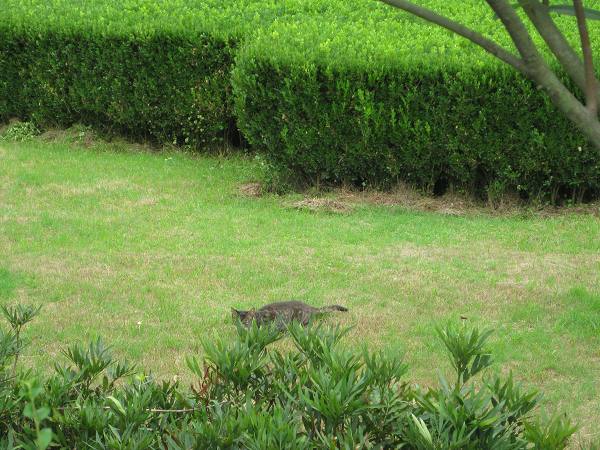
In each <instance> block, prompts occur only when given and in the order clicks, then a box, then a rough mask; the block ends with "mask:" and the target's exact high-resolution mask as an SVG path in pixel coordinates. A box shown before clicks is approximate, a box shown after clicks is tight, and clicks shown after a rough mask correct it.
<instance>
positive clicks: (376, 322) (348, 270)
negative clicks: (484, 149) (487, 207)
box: [0, 141, 600, 436]
mask: <svg viewBox="0 0 600 450" xmlns="http://www.w3.org/2000/svg"><path fill="white" fill-rule="evenodd" d="M111 148H113V147H108V146H96V147H93V148H91V149H83V148H75V147H73V146H71V145H68V144H64V143H62V144H60V143H59V144H57V143H54V144H48V143H42V142H40V141H31V142H29V143H21V144H9V143H0V303H14V302H17V301H20V302H32V303H42V304H43V305H44V307H43V310H42V315H41V316H40V317H39V318H38V319H36V321H35V322H34V324H33V325H32V326H31V328H30V329H29V336H30V337H32V339H33V345H32V346H31V347H30V349H29V350H28V353H27V356H26V358H25V361H26V362H27V363H29V364H31V365H32V366H34V367H43V366H46V365H48V364H51V363H52V362H53V360H54V359H55V358H58V357H60V349H61V348H64V346H65V345H67V344H68V343H72V342H75V341H81V340H87V339H89V338H92V337H95V336H98V335H100V336H102V337H103V338H105V340H106V341H108V342H109V343H111V344H113V345H114V346H115V348H116V350H117V351H118V353H120V354H121V355H123V356H127V357H129V358H131V359H133V360H134V361H136V362H138V363H140V364H142V365H143V366H144V367H147V368H148V369H152V370H153V371H155V372H156V373H158V374H159V375H161V376H165V377H172V376H174V375H176V374H177V375H179V376H181V377H184V378H185V377H188V376H189V375H188V371H187V370H186V368H185V357H186V356H187V355H192V354H196V353H198V352H199V351H200V343H201V341H202V340H203V339H206V338H210V337H211V336H212V335H213V334H215V333H218V334H223V333H226V334H230V333H232V325H231V323H230V310H229V308H230V307H231V306H235V307H239V308H245V307H250V306H254V305H261V304H264V303H267V302H270V301H275V300H278V299H289V298H296V299H301V300H305V301H307V302H310V303H312V304H315V305H324V304H329V303H339V304H344V305H347V306H348V307H349V308H350V313H349V314H347V315H341V314H340V315H336V316H334V317H332V318H331V319H329V320H331V321H334V320H339V321H341V322H342V323H343V324H348V325H350V324H352V325H354V329H353V331H352V332H351V333H350V335H349V338H348V340H349V343H350V344H351V345H353V346H360V345H362V344H365V345H367V346H369V347H371V348H384V349H388V350H390V351H403V352H406V359H407V362H409V364H410V367H411V372H410V373H411V377H412V379H414V380H416V381H418V382H419V383H421V384H430V383H434V382H435V381H436V377H437V372H438V367H440V368H441V370H442V371H447V370H448V369H449V367H448V365H447V364H446V362H445V361H443V362H442V363H440V357H441V355H442V348H441V345H440V342H439V341H438V340H437V339H436V338H435V333H434V325H435V324H438V323H444V322H447V321H459V320H460V318H459V317H460V315H465V316H466V317H468V320H467V321H468V322H469V323H472V324H477V325H480V326H489V327H493V328H494V329H495V330H496V333H495V334H494V338H493V339H492V350H493V352H494V354H495V356H496V359H497V362H498V364H497V367H498V369H499V370H503V371H508V370H514V371H515V372H516V374H517V377H518V378H519V379H520V380H522V381H523V382H524V383H526V384H527V385H529V386H538V387H540V388H541V389H542V390H543V391H544V392H545V393H546V401H547V405H548V406H549V407H551V408H558V407H560V408H563V409H565V410H566V411H568V412H570V413H571V414H573V416H574V417H575V418H576V419H578V420H580V421H581V422H582V425H583V429H582V435H585V436H588V435H593V433H597V431H596V427H595V425H594V424H595V423H596V424H597V423H598V422H599V421H600V397H599V395H600V386H599V385H598V381H597V380H598V379H600V353H599V348H600V346H599V344H600V280H599V274H600V220H599V219H598V218H597V217H594V216H592V215H576V214H563V215H560V216H553V217H546V218H543V217H524V216H517V215H514V216H506V217H494V216H491V215H485V214H470V215H465V216H450V215H442V214H434V213H426V212H418V211H410V210H406V209H403V208H401V207H385V206H376V205H365V204H358V205H356V206H355V208H354V209H353V210H352V212H350V213H347V214H333V213H327V212H310V211H306V210H299V209H294V208H290V207H288V206H286V205H288V204H289V203H290V202H291V201H292V200H293V199H296V197H297V196H292V197H277V196H269V195H267V196H264V197H261V198H249V197H244V196H241V195H240V194H239V191H238V188H239V185H240V184H241V183H246V182H250V181H253V180H255V179H256V178H257V176H258V174H259V168H258V166H257V165H256V164H255V163H254V162H253V161H252V160H250V159H245V158H242V157H229V158H220V159H219V158H211V157H202V158H200V157H194V156H190V155H186V154H183V153H175V152H173V153H171V152H166V153H159V154H157V153H154V154H153V153H150V152H147V151H137V152H136V151H132V150H128V151H115V150H114V148H113V149H112V150H111Z"/></svg>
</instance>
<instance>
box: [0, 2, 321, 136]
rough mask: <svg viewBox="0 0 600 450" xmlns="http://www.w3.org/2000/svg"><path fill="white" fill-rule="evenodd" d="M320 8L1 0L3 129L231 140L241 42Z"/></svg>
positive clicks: (316, 5)
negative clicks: (13, 121)
mask: <svg viewBox="0 0 600 450" xmlns="http://www.w3.org/2000/svg"><path fill="white" fill-rule="evenodd" d="M324 4H326V2H324V1H323V0H312V1H307V0H287V1H286V2H279V1H274V0H235V1H233V0H226V1H217V0H192V1H185V0H168V1H165V2H151V1H147V0H126V1H116V0H115V1H113V0H102V1H97V0H84V1H74V0H66V1H62V0H32V1H30V2H24V1H21V0H3V4H2V9H1V10H0V121H2V120H3V119H7V118H9V117H13V116H14V117H20V118H26V119H31V120H34V121H35V122H37V123H39V124H47V125H62V126H70V125H72V124H73V123H83V124H86V125H93V126H96V127H99V128H107V129H109V130H111V131H115V132H119V133H122V134H126V135H129V136H132V137H135V138H138V139H140V138H141V139H145V138H147V139H152V140H155V141H159V142H175V143H177V144H180V145H183V144H185V145H190V146H196V147H199V146H206V145H209V144H213V143H222V142H223V141H224V140H225V139H227V137H228V134H229V133H234V132H236V130H235V125H234V122H235V120H234V118H233V112H232V98H231V95H230V82H229V73H230V70H231V66H232V63H233V53H234V52H235V49H236V47H237V45H238V44H239V42H240V41H241V39H242V38H243V37H244V36H246V35H247V34H249V33H250V32H251V31H252V30H253V29H255V28H256V27H258V26H260V25H261V24H265V23H270V22H271V21H273V20H275V19H276V18H277V17H282V16H286V15H292V14H294V13H296V12H298V11H305V12H310V11H312V10H314V9H317V10H320V9H321V8H323V5H324Z"/></svg>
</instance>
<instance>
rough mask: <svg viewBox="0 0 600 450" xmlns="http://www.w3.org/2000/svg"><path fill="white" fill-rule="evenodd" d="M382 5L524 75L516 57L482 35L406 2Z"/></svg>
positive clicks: (391, 0) (391, 1) (389, 1)
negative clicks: (436, 28) (448, 34)
mask: <svg viewBox="0 0 600 450" xmlns="http://www.w3.org/2000/svg"><path fill="white" fill-rule="evenodd" d="M381 1H382V2H383V3H387V4H388V5H391V6H395V7H396V8H399V9H402V10H404V11H406V12H409V13H411V14H413V15H415V16H417V17H420V18H422V19H425V20H426V21H428V22H431V23H434V24H436V25H439V26H441V27H443V28H446V29H448V30H450V31H452V32H454V33H456V34H458V35H460V36H462V37H464V38H467V39H468V40H470V41H471V42H473V43H475V44H477V45H478V46H480V47H481V48H483V49H484V50H485V51H487V52H489V53H491V54H492V55H494V56H496V57H497V58H499V59H500V60H502V61H504V62H505V63H506V64H509V65H511V66H512V67H514V68H515V69H517V70H518V71H519V72H522V73H524V69H525V65H524V63H523V61H522V60H521V59H519V58H518V57H517V56H516V55H514V54H512V53H511V52H509V51H508V50H506V49H505V48H503V47H502V46H500V45H498V44H497V43H495V42H494V41H492V40H490V39H488V38H486V37H485V36H483V35H482V34H480V33H478V32H476V31H474V30H472V29H470V28H468V27H466V26H464V25H462V24H460V23H458V22H455V21H453V20H451V19H449V18H447V17H444V16H441V15H439V14H437V13H436V12H434V11H431V10H430V9H427V8H423V7H422V6H418V5H415V4H413V3H411V2H410V1H407V0H381Z"/></svg>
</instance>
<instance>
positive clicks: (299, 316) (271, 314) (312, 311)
mask: <svg viewBox="0 0 600 450" xmlns="http://www.w3.org/2000/svg"><path fill="white" fill-rule="evenodd" d="M332 311H344V312H345V311H348V308H345V307H343V306H340V305H331V306H323V307H322V308H315V307H314V306H310V305H307V304H306V303H304V302H298V301H289V302H277V303H270V304H268V305H265V306H263V307H262V308H260V309H258V310H257V309H254V308H252V309H251V310H249V311H238V310H237V309H234V308H231V315H232V317H233V320H234V321H236V320H240V321H241V322H242V324H244V325H245V326H250V325H251V324H252V322H256V324H257V325H258V326H261V325H264V324H268V323H275V324H277V326H278V327H279V328H285V325H286V324H288V323H291V322H294V321H296V322H299V323H301V324H302V325H308V323H309V322H310V321H311V320H312V318H313V317H314V316H316V315H318V314H322V313H326V312H332Z"/></svg>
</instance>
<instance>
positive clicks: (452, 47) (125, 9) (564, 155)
mask: <svg viewBox="0 0 600 450" xmlns="http://www.w3.org/2000/svg"><path fill="white" fill-rule="evenodd" d="M419 3H421V4H425V5H427V6H429V7H432V8H434V9H436V10H438V11H442V12H444V13H445V14H447V15H449V16H451V17H453V18H456V19H459V20H460V21H461V22H463V23H467V24H469V25H471V26H474V27H475V28H476V29H478V30H481V31H484V32H485V33H486V34H488V35H492V36H493V37H494V38H495V39H496V40H499V41H501V42H503V43H504V44H505V45H506V46H507V47H510V46H511V45H510V41H509V39H508V37H507V36H506V35H505V34H504V33H503V31H502V28H501V26H500V25H499V24H498V21H495V20H494V18H493V16H492V14H490V12H489V9H488V8H487V7H486V5H485V4H484V2H480V1H477V0H462V1H461V2H443V1H440V0H420V1H419ZM596 3H598V2H596ZM590 6H596V5H595V4H594V2H592V4H590ZM559 25H560V26H561V27H562V29H563V30H564V31H565V32H566V34H567V36H568V37H569V39H570V40H571V41H573V42H575V41H576V38H577V31H576V26H575V22H574V20H572V18H560V19H559ZM591 27H592V29H591V32H592V35H593V36H596V35H598V33H599V29H598V25H597V24H594V23H592V24H591ZM232 70H233V78H231V73H232ZM13 116H17V117H20V118H28V119H33V120H34V121H35V122H36V123H38V124H40V125H48V124H57V125H70V124H72V123H75V122H82V123H85V124H89V125H94V126H98V127H103V128H108V129H110V130H114V131H117V132H120V133H126V134H129V135H131V136H134V137H137V138H150V139H153V140H157V141H162V142H165V141H168V142H175V143H178V144H187V145H192V146H206V145H207V144H212V143H222V142H223V141H224V140H227V139H233V140H237V139H238V127H239V129H240V130H241V131H242V134H243V135H244V137H245V138H246V139H247V140H248V141H249V142H250V144H251V145H252V146H253V147H255V148H256V149H257V150H259V151H261V152H263V154H264V155H265V156H266V161H267V163H268V165H269V166H270V167H272V168H274V169H275V173H277V174H278V176H279V178H281V179H288V180H291V181H294V182H301V183H317V184H318V183H338V184H339V183H349V184H354V185H359V186H365V185H376V186H389V185H391V184H393V183H395V182H397V181H404V182H409V183H411V184H413V185H416V186H418V187H420V188H423V189H425V190H427V191H430V192H436V193H441V192H444V191H445V190H446V189H455V190H462V191H466V192H469V193H472V194H475V195H478V196H481V197H489V198H490V199H492V200H493V199H494V198H497V197H499V196H501V195H502V194H503V193H504V192H506V191H518V192H519V193H520V194H521V195H522V196H523V197H527V198H541V199H548V200H551V201H552V202H558V201H560V200H562V199H573V200H581V199H584V198H593V197H597V196H598V195H600V152H599V151H598V150H597V149H594V148H592V147H591V146H590V145H588V144H587V143H586V142H585V140H584V139H583V137H582V136H581V135H580V133H579V132H577V131H576V130H574V129H573V127H572V126H571V124H570V123H569V122H568V121H567V120H566V119H564V118H562V117H561V116H560V114H559V113H557V112H556V110H555V109H554V107H553V106H552V105H551V104H550V102H549V101H548V100H547V99H546V98H545V96H544V94H543V93H541V92H539V91H538V89H537V88H536V87H535V86H533V85H532V84H531V83H530V82H528V81H526V80H523V79H522V78H521V77H520V76H518V75H517V74H515V73H513V72H512V71H511V70H510V69H509V68H507V67H503V66H502V65H501V64H500V63H499V62H497V61H496V60H494V59H493V58H492V57H491V56H489V55H487V54H485V53H484V52H483V50H480V49H478V48H475V47H474V46H473V45H471V44H468V43H467V42H465V41H463V40H461V39H459V38H456V37H454V36H452V35H451V34H449V33H448V32H446V31H443V30H441V29H437V28H435V27H431V26H428V25H425V24H424V23H421V22H420V21H418V20H416V19H414V18H412V17H410V16H408V15H406V14H403V13H400V12H398V11H396V10H394V9H393V8H389V7H387V6H385V5H382V4H380V3H379V2H377V1H376V0H356V1H353V2H349V1H346V0H335V1H332V0H328V1H326V0H286V1H277V0H222V1H217V0H188V1H185V0H168V1H164V2H152V1H148V0H126V1H123V2H116V1H112V0H101V1H98V0H84V1H77V2H75V1H72V0H4V2H3V9H2V10H0V121H1V120H3V119H7V118H9V117H13ZM238 124H239V125H238Z"/></svg>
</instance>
